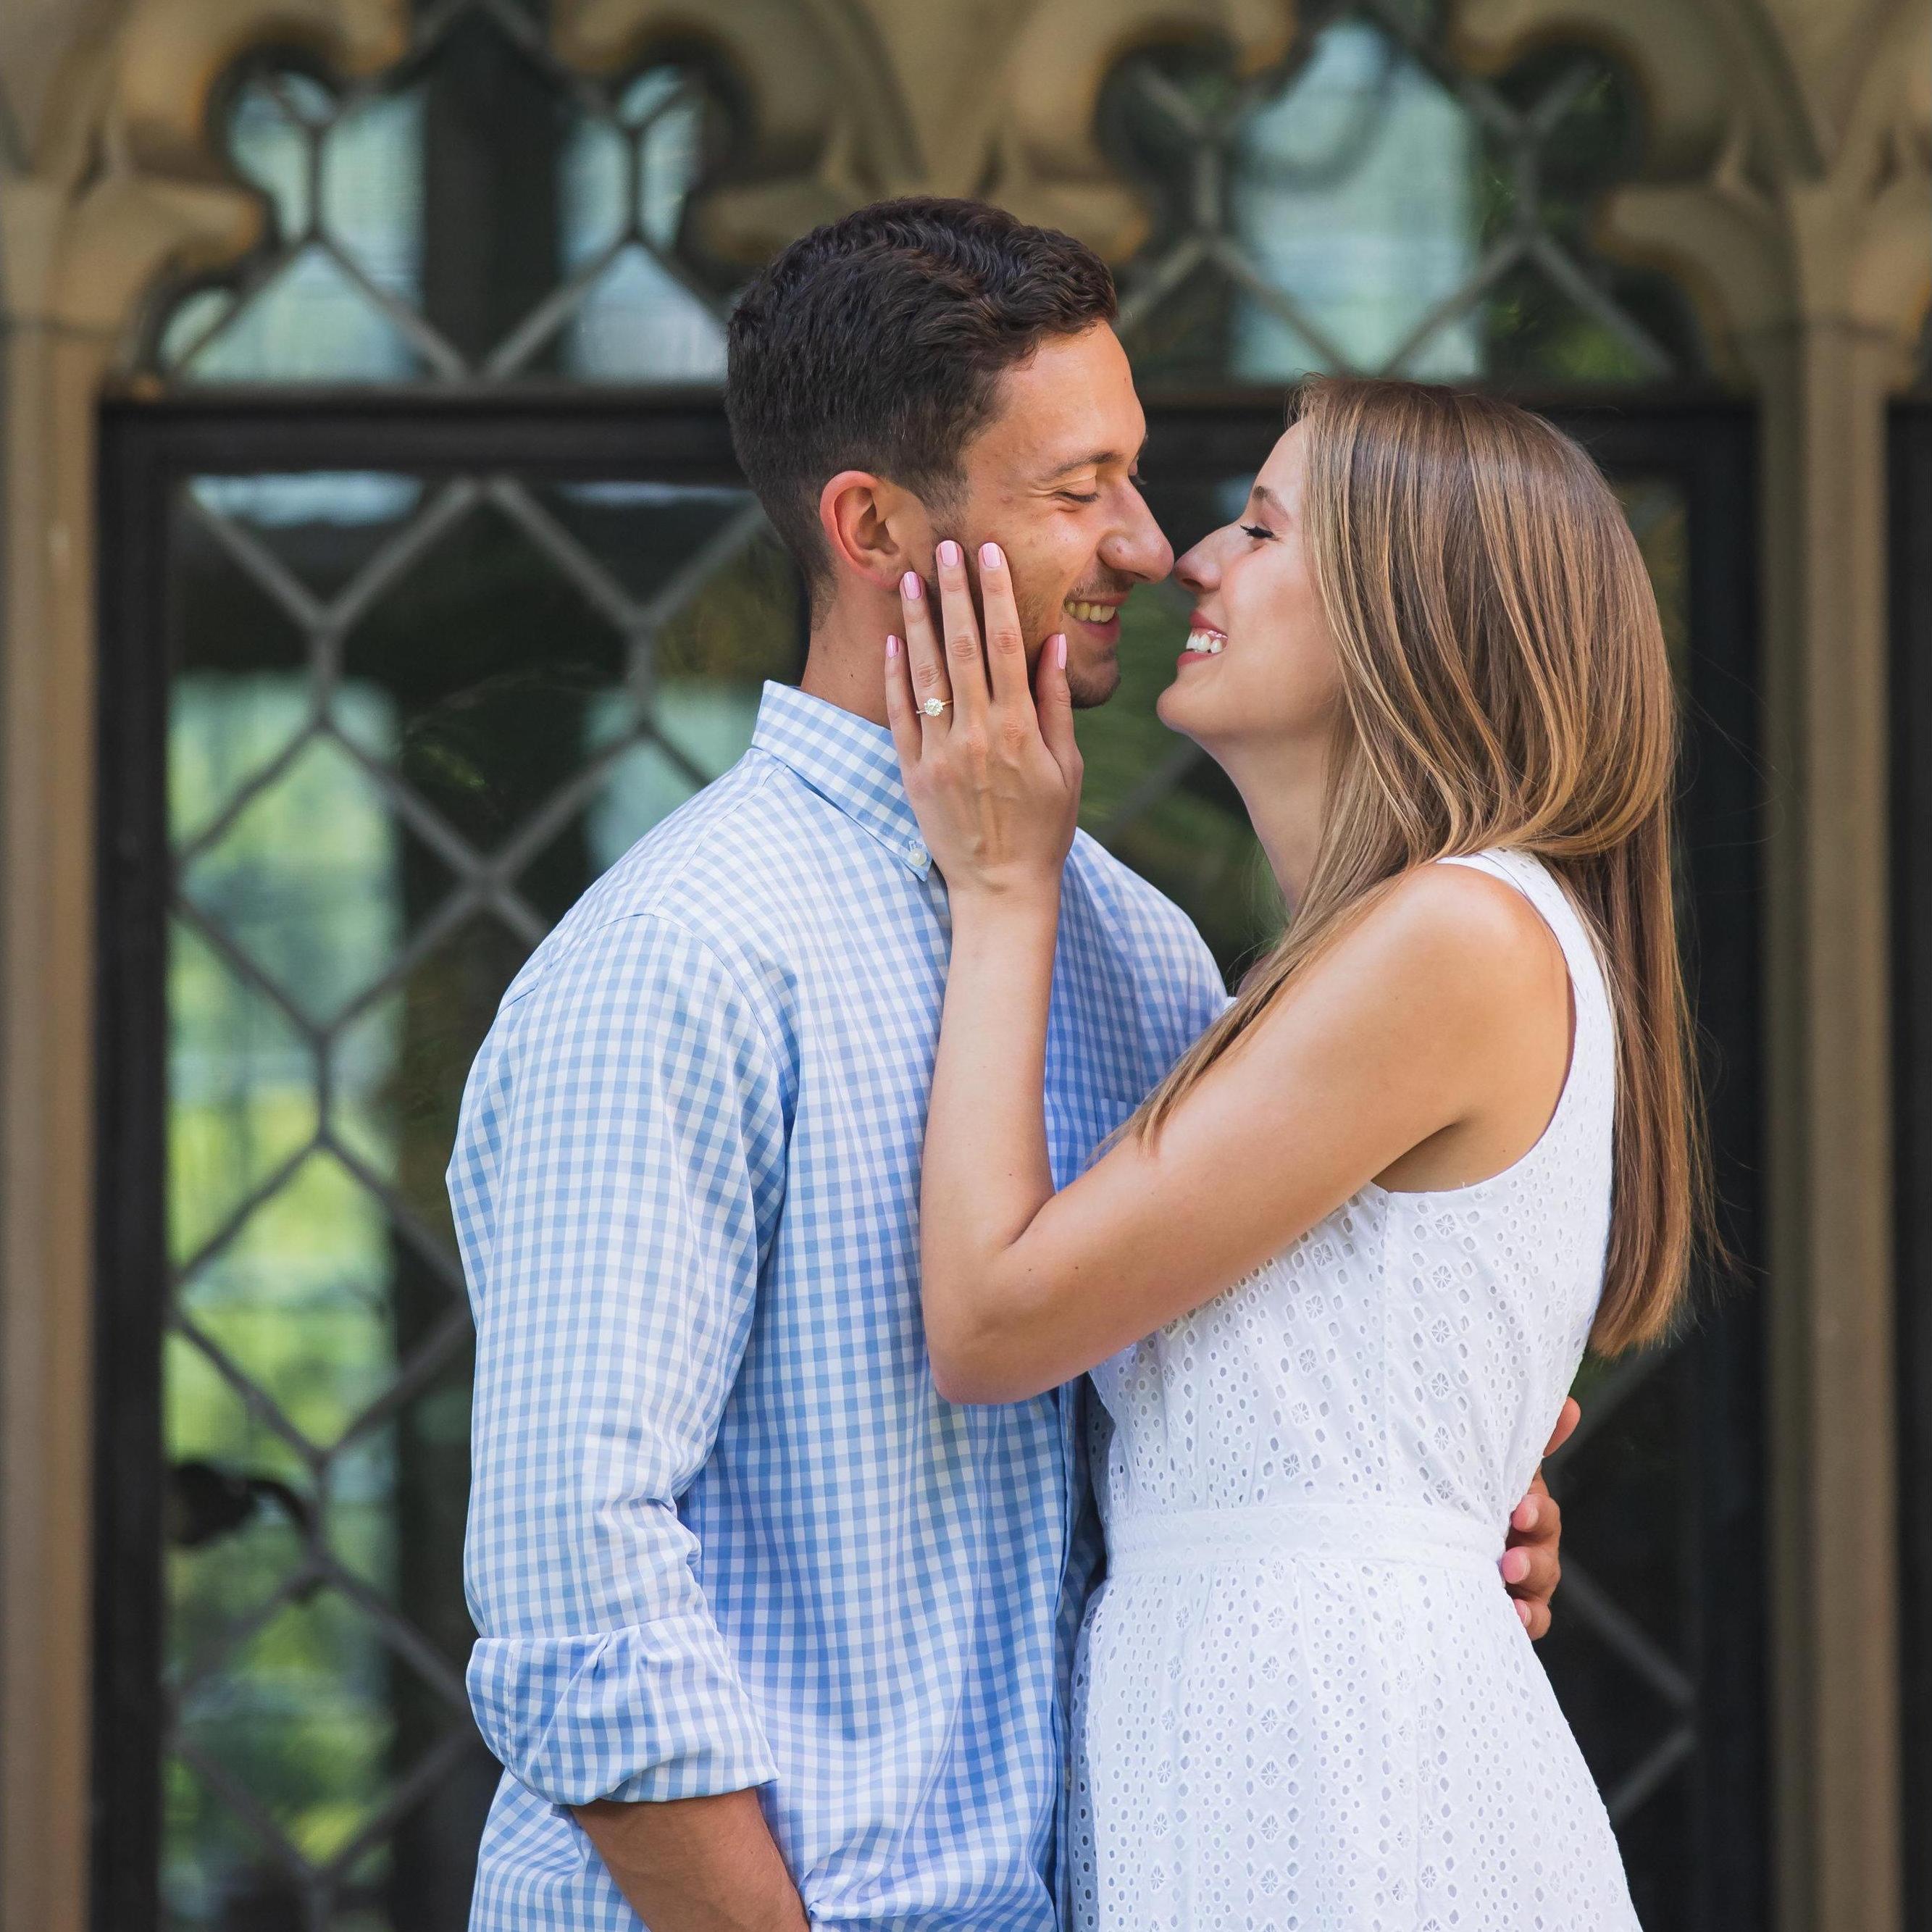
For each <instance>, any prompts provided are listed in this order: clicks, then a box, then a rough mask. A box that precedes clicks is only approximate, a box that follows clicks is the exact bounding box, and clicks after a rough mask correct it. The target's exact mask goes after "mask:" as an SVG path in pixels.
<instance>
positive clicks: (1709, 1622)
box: [90, 388, 1932, 1932]
mask: <svg viewBox="0 0 1932 1932" xmlns="http://www.w3.org/2000/svg"><path fill="white" fill-rule="evenodd" d="M1520 400H1523V401H1526V402H1528V403H1529V404H1530V405H1531V406H1532V407H1537V408H1538V409H1540V410H1541V411H1542V412H1543V413H1545V414H1547V415H1548V416H1550V417H1551V418H1552V419H1553V420H1554V421H1556V422H1558V423H1559V425H1561V426H1562V427H1563V428H1565V429H1567V430H1568V431H1571V433H1572V434H1575V435H1577V436H1578V437H1580V439H1581V440H1583V441H1584V442H1585V443H1586V445H1588V446H1589V447H1590V448H1591V449H1592V450H1593V451H1594V452H1595V453H1596V455H1598V459H1599V460H1600V461H1601V462H1602V463H1604V465H1605V466H1606V467H1607V469H1610V470H1611V471H1612V472H1617V471H1619V470H1622V471H1625V472H1642V473H1644V474H1658V473H1664V474H1667V475H1671V476H1672V477H1673V478H1676V479H1677V480H1678V481H1679V482H1680V483H1681V484H1682V487H1683V488H1684V490H1685V499H1686V502H1687V504H1688V511H1689V514H1690V517H1691V541H1690V582H1689V584H1688V603H1689V617H1690V624H1689V628H1690V634H1691V640H1692V651H1691V662H1690V664H1689V665H1688V693H1687V694H1688V700H1689V702H1690V704H1691V707H1692V709H1693V712H1694V715H1695V717H1696V718H1697V721H1698V723H1697V729H1696V733H1695V737H1696V742H1697V747H1698V755H1697V757H1695V758H1694V760H1692V762H1691V765H1690V766H1689V768H1688V771H1687V774H1686V778H1685V790H1684V793H1683V818H1684V825H1685V849H1686V851H1687V854H1688V875H1689V883H1690V887H1691V895H1692V898H1693V900H1694V903H1695V904H1698V905H1700V906H1703V907H1715V908H1721V910H1722V911H1723V913H1724V916H1723V917H1721V918H1720V919H1712V920H1709V921H1707V922H1706V924H1705V926H1704V927H1703V929H1702V930H1701V931H1700V932H1699V934H1698V935H1697V955H1696V959H1695V961H1694V976H1695V977H1696V979H1697V982H1698V983H1700V984H1701V985H1702V986H1703V987H1705V988H1706V989H1709V990H1708V992H1707V995H1706V997H1705V998H1704V999H1703V1001H1702V1002H1701V1004H1700V1019H1701V1023H1702V1026H1703V1032H1704V1034H1705V1036H1706V1042H1707V1044H1708V1046H1709V1052H1710V1064H1711V1066H1712V1068H1713V1070H1714V1071H1715V1074H1716V1076H1717V1077H1716V1079H1715V1084H1714V1088H1713V1106H1712V1114H1713V1120H1712V1127H1713V1139H1714V1142H1715V1149H1716V1153H1717V1157H1718V1175H1719V1181H1720V1191H1721V1195H1722V1196H1723V1199H1724V1202H1725V1221H1726V1232H1727V1238H1728V1239H1729V1241H1730V1244H1731V1245H1732V1247H1733V1250H1734V1251H1735V1252H1736V1253H1737V1254H1739V1256H1742V1258H1743V1259H1745V1262H1747V1263H1748V1264H1751V1263H1754V1262H1756V1261H1757V1258H1758V1257H1759V1256H1760V1255H1761V1253H1762V1252H1763V1250H1762V1244H1761V1235H1760V1230H1761V1222H1762V1212H1761V1203H1760V1174H1761V1172H1762V1161H1761V1159H1760V1144H1761V1136H1762V1115H1763V1109H1762V1106H1761V1097H1762V1095H1761V1076H1760V1052H1761V1049H1760V1039H1761V1028H1760V986H1761V983H1762V946H1761V929H1762V893H1763V882H1762V877H1761V872H1762V852H1763V839H1762V827H1763V790H1764V785H1763V776H1762V772H1761V769H1760V751H1759V748H1760V746H1761V745H1762V744H1763V731H1762V725H1761V718H1760V711H1761V705H1760V689H1761V679H1760V671H1759V663H1758V637H1757V616H1756V586H1757V553H1756V550H1757V539H1756V525H1757V421H1756V415H1755V412H1754V410H1753V409H1752V407H1751V406H1750V405H1749V404H1746V403H1743V402H1734V401H1724V400H1721V399H1713V398H1710V397H1709V396H1708V395H1703V394H1701V393H1700V394H1696V395H1667V394H1658V395H1646V396H1643V397H1642V398H1620V399H1617V400H1613V401H1607V400H1604V399H1603V398H1600V397H1599V398H1589V397H1569V398H1564V397H1552V396H1543V397H1540V398H1539V397H1527V396H1526V397H1523V398H1520ZM1148 417H1149V423H1150V429H1151V442H1150V446H1149V451H1148V469H1149V470H1150V471H1151V472H1152V473H1153V475H1154V478H1155V479H1156V481H1155V487H1156V490H1157V492H1158V489H1159V486H1160V477H1161V476H1162V475H1163V472H1166V473H1170V474H1179V473H1183V472H1184V473H1185V474H1187V475H1189V476H1191V477H1193V478H1196V479H1208V478H1220V477H1223V476H1227V475H1237V474H1240V473H1241V472H1244V471H1246V472H1252V471H1253V469H1255V468H1256V466H1258V465H1259V463H1260V461H1261V460H1262V458H1263V457H1264V456H1265V455H1266V453H1267V452H1268V448H1269V446H1271V443H1272V442H1273V440H1274V437H1275V435H1276V434H1277V431H1278V430H1279V428H1280V422H1281V408H1280V400H1279V396H1278V395H1277V394H1276V393H1274V392H1265V393H1263V394H1261V395H1256V394H1255V393H1253V392H1231V393H1227V394H1222V395H1196V396H1185V397H1160V396H1154V397H1152V398H1149V399H1148ZM1925 424H1926V433H1925V434H1923V435H1922V436H1921V438H1920V440H1919V444H1918V445H1916V446H1915V447H1916V448H1918V458H1917V459H1915V460H1919V461H1920V462H1921V463H1922V466H1923V468H1922V475H1921V472H1919V471H1915V472H1914V475H1915V476H1917V477H1918V478H1919V479H1920V487H1922V488H1923V490H1924V495H1923V496H1921V498H1920V499H1918V500H1919V501H1920V502H1921V503H1923V504H1924V505H1927V512H1926V513H1921V516H1920V518H1919V526H1918V532H1917V533H1916V534H1915V537H1914V538H1913V540H1914V541H1917V542H1918V543H1920V544H1921V545H1922V544H1923V543H1924V541H1925V540H1926V539H1925V538H1924V532H1925V531H1927V530H1928V529H1932V410H1928V412H1927V414H1926V417H1925ZM99 437H100V441H99V472H98V475H99V484H98V492H99V494H98V505H99V512H100V532H101V542H100V552H99V556H100V562H99V577H98V598H99V613H100V624H99V640H100V641H99V658H98V673H99V687H98V689H99V695H98V713H97V718H98V814H99V816H98V826H97V841H96V842H97V852H98V877H97V892H96V907H97V913H98V922H99V923H98V945H97V959H98V986H97V1026H96V1046H97V1061H96V1091H95V1113H96V1121H97V1131H98V1154H97V1162H96V1166H97V1177H98V1192H97V1205H96V1226H95V1270H96V1281H95V1337H96V1349H95V1377H94V1394H95V1427H94V1442H95V1496H94V1511H95V1520H94V1525H93V1529H94V1538H95V1542H94V1550H95V1577H96V1579H97V1585H96V1589H95V1630H94V1656H95V1707H94V1713H93V1724H92V1748H93V1770H92V1792H93V1815H92V1846H93V1851H92V1898H91V1912H90V1916H91V1922H92V1924H93V1925H94V1926H95V1927H96V1928H97V1932H145V1928H148V1927H152V1926H154V1925H156V1924H157V1923H158V1916H159V1894H158V1883H159V1855H160V1765H159V1742H160V1736H161V1734H162V1730H163V1693H162V1686H161V1673H160V1666H161V1635H162V1616H163V1589H162V1562H161V1559H162V1507H163V1457H162V1454H161V1444H162V1413H161V1396H162V1385H161V1343H162V1336H163V1321H162V1317H163V1309H164V1305H165V1296H166V1259H165V1257H166V1240H165V1220H164V1215H165V1199H164V1193H165V1166H164V1159H165V1148H166V1139H165V1130H166V1056H167V1030H166V1026H167V1014H166V1005H165V998H166V990H165V989H166V945H165V932H166V896H167V880H168V868H169V852H168V847H167V823H168V820H167V812H166V769H165V754H166V718H167V700H168V682H169V658H170V652H171V643H172V640H170V638H169V636H168V634H167V631H166V610H167V607H168V602H167V595H166V590H167V580H166V570H167V562H168V558H167V550H166V542H167V535H166V509H167V505H168V502H169V493H170V491H171V490H172V488H173V487H174V486H175V484H176V483H177V482H178V481H180V480H181V478H185V477H187V476H190V475H196V474H203V473H211V472H212V473H220V472H231V473H234V472H245V473H263V472H276V471H287V472H299V471H313V470H318V469H332V468H341V469H359V470H368V469H378V470H380V469H405V470H408V471H410V472H413V473H416V474H423V475H437V474H457V473H462V472H475V471H479V470H481V471H490V470H514V471H517V472H522V473H525V474H527V475H532V476H534V477H538V478H555V479H562V478H567V477H580V476H583V475H587V474H592V473H594V474H596V475H599V476H604V477H609V478H625V477H637V478H648V479H650V480H654V481H673V482H689V483H693V484H736V483H739V482H740V481H741V480H742V479H741V478H740V476H739V472H738V470H737V467H736V463H735V462H734V461H733V458H732V455H731V452H730V443H729V438H728V436H727V433H726V429H725V425H724V416H723V412H722V410H721V406H720V403H719V401H718V396H717V395H716V393H715V391H712V390H692V391H683V392H652V393H646V392H638V391H636V390H628V389H625V390H610V391H604V390H597V389H570V390H558V389H529V390H518V389H495V390H490V391H487V392H483V391H473V390H465V389H449V390H443V391H440V392H439V391H431V390H425V389H410V390H407V391H404V390H398V391H396V392H370V391H368V390H366V389H356V390H346V391H335V390H330V389H303V390H290V389H268V388H263V389H235V390H224V391H203V392H178V393H176V394H175V395H169V396H163V397H161V398H151V397H146V396H142V395H136V394H128V395H120V396H115V397H112V398H109V399H108V400H107V402H106V403H105V404H104V406H103V408H102V411H101V417H100V422H99ZM1903 534H1904V533H1902V532H1900V533H1899V537H1902V536H1903ZM1897 540H1899V538H1898V537H1895V541H1897ZM1927 565H1932V558H1927V559H1925V562H1922V563H1921V566H1920V567H1919V568H1918V580H1919V588H1920V589H1921V591H1922V592H1925V593H1926V596H1927V598H1928V599H1932V589H1928V586H1932V568H1928V567H1927ZM1914 612H1915V615H1914V616H1913V619H1912V621H1913V622H1915V623H1917V624H1919V625H1921V626H1922V627H1925V628H1932V612H1928V611H1927V610H1925V609H1924V608H1923V607H1921V605H1915V606H1914ZM1915 634H1921V633H1915ZM1922 668H1923V669H1924V673H1925V676H1926V679H1927V682H1928V688H1932V648H1928V650H1927V652H1926V653H1925V654H1924V661H1923V666H1922ZM1900 709H1901V711H1902V710H1903V706H1900ZM1920 808H1921V810H1922V811H1924V814H1925V815H1926V819H1927V823H1928V825H1932V779H1929V780H1928V783H1927V786H1926V787H1924V799H1922V800H1921V802H1920ZM1901 926H1903V921H1901ZM1924 949H1925V950H1924V959H1925V960H1926V961H1928V962H1932V913H1928V914H1927V935H1926V938H1925V940H1924ZM1915 1065H1916V1067H1917V1068H1918V1078H1920V1079H1921V1080H1922V1081H1923V1082H1924V1098H1925V1099H1926V1100H1927V1102H1928V1103H1932V1051H1927V1052H1922V1053H1921V1055H1920V1057H1919V1059H1918V1061H1917V1062H1916V1063H1915ZM1900 1118H1901V1120H1903V1119H1904V1118H1906V1109H1901V1115H1900ZM1901 1147H1903V1142H1901ZM1916 1157H1918V1158H1920V1159H1922V1160H1926V1161H1927V1163H1928V1165H1932V1152H1926V1153H1922V1154H1918V1155H1917V1156H1916ZM1902 1171H1903V1170H1902ZM1921 1196H1922V1198H1923V1199H1924V1200H1925V1201H1927V1202H1932V1187H1927V1188H1925V1189H1924V1190H1921ZM1926 1215H1927V1227H1926V1229H1925V1230H1924V1235H1925V1238H1926V1240H1927V1242H1928V1243H1932V1208H1927V1211H1926ZM1926 1252H1927V1253H1932V1246H1928V1247H1927V1249H1926ZM1765 1328H1766V1324H1765V1320H1764V1316H1763V1310H1762V1309H1761V1307H1760V1298H1758V1297H1757V1295H1755V1294H1754V1293H1752V1292H1751V1291H1750V1289H1749V1288H1748V1287H1747V1288H1745V1289H1743V1290H1742V1291H1733V1292H1730V1294H1728V1295H1727V1296H1726V1297H1725V1298H1724V1304H1723V1306H1722V1307H1721V1310H1720V1311H1719V1312H1718V1313H1716V1314H1715V1315H1714V1316H1712V1317H1711V1318H1709V1319H1707V1320H1706V1321H1705V1322H1703V1324H1702V1325H1700V1328H1699V1329H1698V1331H1697V1332H1696V1333H1695V1334H1694V1335H1693V1337H1691V1340H1689V1341H1688V1343H1687V1344H1686V1345H1685V1346H1687V1347H1688V1348H1689V1349H1692V1350H1694V1351H1696V1352H1697V1370H1696V1376H1697V1389H1698V1407H1697V1414H1696V1415H1695V1418H1694V1423H1693V1430H1694V1438H1695V1440H1696V1442H1697V1448H1698V1453H1699V1454H1700V1458H1701V1465H1700V1484H1699V1487H1698V1501H1697V1510H1696V1512H1695V1514H1696V1517H1697V1520H1696V1522H1695V1523H1694V1524H1693V1525H1691V1526H1690V1532H1689V1533H1690V1534H1691V1535H1693V1536H1694V1538H1695V1541H1696V1544H1697V1551H1698V1564H1697V1576H1698V1577H1700V1579H1708V1580H1710V1581H1711V1582H1712V1584H1713V1585H1714V1586H1717V1587H1715V1589H1701V1588H1700V1592H1699V1596H1700V1601H1699V1604H1698V1605H1697V1616H1696V1619H1695V1625H1696V1628H1697V1636H1698V1648H1699V1650H1700V1658H1699V1667H1700V1670H1699V1681H1700V1684H1701V1685H1703V1687H1704V1689H1705V1692H1706V1697H1705V1703H1706V1716H1705V1742H1704V1745H1703V1750H1702V1751H1701V1754H1700V1757H1701V1775H1700V1776H1699V1777H1698V1778H1697V1781H1696V1787H1695V1788H1696V1790H1697V1805H1698V1807H1699V1811H1700V1818H1699V1826H1698V1832H1697V1836H1698V1838H1699V1841H1700V1843H1701V1844H1702V1845H1703V1847H1704V1848H1705V1852H1706V1855H1705V1856H1704V1857H1703V1859H1702V1861H1700V1869H1699V1870H1698V1871H1697V1873H1695V1875H1694V1877H1695V1883H1696V1886H1697V1894H1698V1897H1697V1904H1696V1907H1695V1912H1694V1923H1696V1924H1699V1925H1700V1926H1703V1927H1712V1928H1716V1927H1724V1928H1725V1932H1757V1928H1760V1927H1766V1928H1768V1927H1769V1923H1770V1894H1769V1863H1770V1827H1769V1788H1770V1779H1769V1749H1770V1739H1769V1726H1768V1721H1767V1715H1766V1713H1767V1711H1768V1707H1769V1697H1768V1655H1767V1646H1766V1631H1767V1627H1768V1622H1769V1583H1768V1577H1767V1572H1766V1541H1765V1523H1764V1515H1765V1508H1764V1473H1765V1468H1766V1460H1765V1440H1764V1436H1765V1427H1764V1424H1765V1406H1764V1385H1765V1347H1766V1342H1765ZM1921 1329H1922V1333H1921V1334H1919V1335H1918V1338H1917V1346H1918V1355H1919V1357H1920V1358H1921V1361H1923V1363H1924V1364H1925V1366H1924V1367H1922V1368H1921V1371H1920V1379H1919V1380H1918V1382H1917V1383H1916V1384H1915V1387H1917V1388H1919V1389H1921V1391H1927V1392H1932V1316H1928V1317H1927V1319H1925V1320H1924V1322H1922V1323H1921ZM1927 1414H1928V1415H1932V1401H1928V1402H1927ZM1922 1433H1923V1438H1924V1439H1923V1440H1922V1441H1921V1442H1919V1443H1918V1447H1917V1449H1916V1451H1915V1453H1917V1454H1918V1455H1919V1456H1920V1457H1921V1458H1924V1457H1928V1456H1932V1423H1928V1424H1927V1425H1926V1427H1925V1429H1924V1431H1923V1432H1922ZM1559 1493H1560V1487H1559ZM1921 1516H1924V1517H1927V1520H1924V1521H1921V1523H1919V1524H1918V1534H1919V1536H1920V1542H1919V1544H1918V1545H1916V1546H1912V1545H1911V1544H1910V1543H1909V1539H1908V1553H1909V1554H1910V1553H1911V1552H1912V1550H1913V1549H1914V1548H1915V1549H1916V1550H1917V1555H1918V1568H1917V1570H1916V1571H1915V1574H1917V1575H1918V1577H1920V1578H1921V1580H1922V1579H1923V1578H1924V1577H1925V1576H1927V1575H1932V1513H1928V1512H1926V1511H1921ZM1919 1601H1920V1602H1921V1616H1922V1615H1923V1610H1922V1605H1923V1601H1924V1592H1923V1587H1922V1582H1921V1594H1920V1598H1919ZM1558 1614H1559V1616H1560V1615H1561V1614H1562V1600H1561V1598H1560V1596H1559V1601H1558ZM1927 1634H1932V1632H1928V1633H1927ZM1925 1648H1926V1647H1923V1646H1921V1653H1922V1652H1923V1651H1924V1649H1925ZM1921 1675H1922V1676H1923V1680H1924V1681H1923V1682H1922V1683H1921V1685H1920V1688H1919V1691H1918V1694H1919V1695H1920V1696H1921V1697H1922V1698H1923V1699H1924V1700H1925V1703H1926V1706H1927V1712H1928V1714H1932V1671H1926V1672H1922V1673H1921ZM1923 1730H1924V1727H1921V1732H1922V1731H1923ZM1926 1755H1927V1754H1926V1751H1925V1749H1924V1748H1921V1751H1920V1760H1921V1762H1920V1763H1919V1766H1918V1777H1919V1779H1920V1784H1919V1786H1918V1787H1915V1788H1917V1789H1919V1790H1921V1793H1922V1790H1923V1788H1924V1782H1925V1780H1926V1778H1927V1769H1928V1767H1927V1764H1926V1763H1925V1762H1924V1760H1925V1758H1926ZM1924 1862H1926V1863H1927V1864H1932V1855H1928V1857H1927V1859H1926V1861H1924Z"/></svg>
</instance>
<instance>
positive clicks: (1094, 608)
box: [1065, 597, 1114, 624]
mask: <svg viewBox="0 0 1932 1932" xmlns="http://www.w3.org/2000/svg"><path fill="white" fill-rule="evenodd" d="M1065 607H1066V608H1067V610H1070V611H1071V612H1072V613H1073V615H1074V616H1076V617H1078V618H1079V619H1080V621H1081V622H1082V623H1083V624H1109V623H1112V622H1113V618H1114V606H1113V605H1112V604H1082V603H1076V601H1074V599H1073V598H1071V597H1070V598H1067V602H1066V606H1065Z"/></svg>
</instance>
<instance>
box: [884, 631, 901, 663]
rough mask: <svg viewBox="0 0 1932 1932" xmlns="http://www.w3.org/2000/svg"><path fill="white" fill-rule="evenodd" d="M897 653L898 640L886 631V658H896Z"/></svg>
mask: <svg viewBox="0 0 1932 1932" xmlns="http://www.w3.org/2000/svg"><path fill="white" fill-rule="evenodd" d="M898 654H899V640H898V638H896V637H894V636H893V635H892V633H891V631H887V632H886V656H887V657H888V658H895V657H897V656H898Z"/></svg>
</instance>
